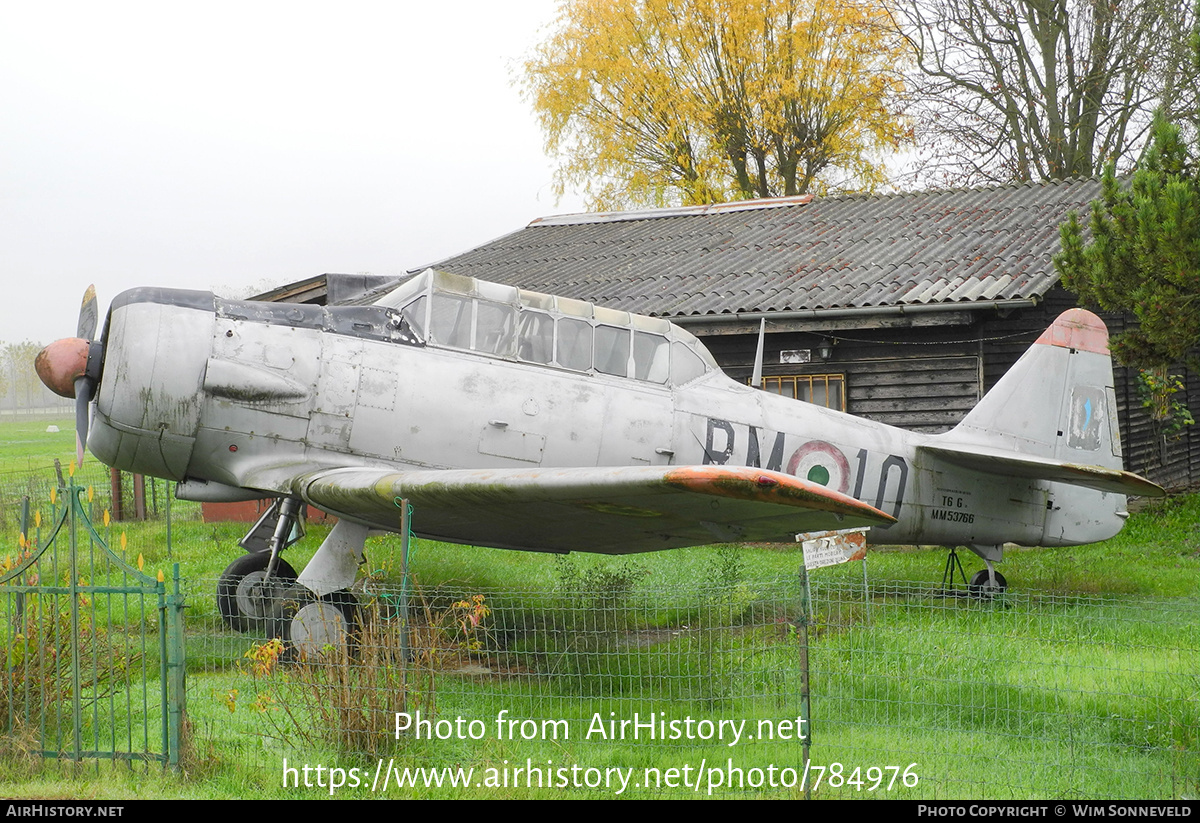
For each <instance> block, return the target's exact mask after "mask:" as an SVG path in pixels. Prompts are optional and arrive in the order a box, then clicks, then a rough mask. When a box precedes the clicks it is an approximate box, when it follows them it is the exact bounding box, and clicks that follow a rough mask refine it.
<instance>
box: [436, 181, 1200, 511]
mask: <svg viewBox="0 0 1200 823" xmlns="http://www.w3.org/2000/svg"><path fill="white" fill-rule="evenodd" d="M1098 193H1099V184H1098V183H1097V182H1096V181H1092V180H1075V181H1063V182H1054V183H1044V184H1031V185H1021V186H1008V187H1000V188H982V189H971V190H958V191H936V192H921V193H910V194H890V195H873V196H840V197H826V198H815V197H812V196H809V195H806V196H801V197H791V198H779V199H771V200H757V201H743V202H738V203H729V204H720V205H713V206H701V207H692V208H674V209H656V210H649V211H638V212H614V213H603V214H579V215H566V216H560V217H551V218H542V219H538V220H534V221H533V222H532V223H530V224H529V225H528V226H526V227H525V228H523V229H521V230H519V231H516V232H513V233H512V234H509V235H506V236H504V237H500V238H498V239H496V240H493V241H491V242H489V243H486V244H484V245H482V246H479V247H477V248H474V249H471V250H470V251H467V252H464V253H462V254H459V255H455V256H454V257H451V258H448V259H446V260H442V261H440V262H438V263H435V264H434V266H435V267H436V268H439V269H443V270H446V271H450V272H455V273H459V274H464V275H468V276H471V277H477V278H480V279H483V280H490V281H495V282H500V283H506V284H510V285H514V286H520V287H522V288H526V289H531V290H535V291H541V292H549V293H553V294H560V295H565V296H568V297H575V298H578V299H582V300H588V301H591V302H595V303H599V304H601V305H605V306H609V307H611V308H617V309H625V310H628V311H633V312H638V313H642V314H652V315H656V316H660V317H665V318H667V319H669V320H671V321H672V322H675V323H678V324H680V325H682V326H684V327H686V328H688V329H689V330H690V331H692V332H693V333H694V334H696V335H697V336H698V337H700V338H701V339H703V340H704V342H705V344H706V345H707V346H708V347H709V348H710V350H711V351H712V352H713V354H714V356H715V357H716V358H717V360H718V362H719V363H720V364H721V365H722V367H723V368H724V369H725V370H726V372H727V373H729V374H730V375H731V376H732V377H735V378H738V379H747V380H748V379H749V378H750V375H751V370H752V366H753V361H754V353H755V347H756V342H757V332H758V328H759V324H760V321H762V320H765V321H766V331H767V334H766V342H765V357H764V363H765V367H764V371H763V374H764V383H765V386H764V388H766V389H768V390H770V391H777V392H781V393H784V394H788V395H791V396H795V397H798V398H800V399H804V400H808V401H809V402H818V403H823V404H825V405H829V406H833V407H835V408H839V409H842V410H843V411H846V412H849V413H850V414H855V415H860V416H863V417H867V418H870V419H873V420H878V421H881V422H885V423H890V424H892V425H896V426H900V427H903V428H909V429H915V430H920V431H927V432H939V431H945V430H947V429H949V428H951V427H953V426H954V425H955V424H956V423H957V422H958V421H959V420H961V419H962V417H963V416H964V415H965V414H966V412H967V411H968V410H969V409H970V408H971V407H972V406H974V405H975V403H976V402H978V400H979V399H980V397H982V396H983V394H984V392H986V391H987V390H988V388H990V387H991V386H992V385H993V384H995V382H996V381H997V380H998V379H999V378H1000V376H1001V375H1003V374H1004V372H1005V371H1006V370H1007V369H1008V368H1009V367H1010V366H1011V365H1012V364H1013V363H1014V362H1015V361H1016V359H1017V358H1018V357H1019V356H1020V355H1021V353H1022V352H1024V351H1025V349H1026V348H1028V346H1029V345H1030V344H1031V343H1032V342H1033V340H1034V339H1036V338H1037V336H1038V335H1039V334H1040V333H1041V332H1042V331H1043V330H1044V329H1045V328H1046V327H1047V326H1048V325H1049V324H1050V323H1051V322H1052V321H1053V319H1054V318H1055V317H1056V316H1057V315H1058V314H1059V313H1060V312H1061V311H1064V310H1066V309H1068V308H1071V307H1072V306H1075V305H1076V302H1075V299H1074V297H1073V296H1072V295H1070V294H1069V293H1067V292H1066V291H1065V290H1064V289H1062V288H1061V287H1060V286H1059V285H1058V276H1057V274H1056V272H1055V269H1054V266H1053V262H1052V257H1053V255H1054V254H1055V253H1056V251H1057V250H1058V247H1059V233H1058V228H1059V226H1060V224H1061V223H1062V222H1063V221H1064V220H1065V219H1066V216H1067V213H1068V212H1069V211H1071V210H1076V211H1079V212H1084V211H1086V209H1087V207H1088V204H1089V203H1090V201H1091V200H1093V199H1094V198H1095V197H1096V196H1097V195H1098ZM1104 319H1105V321H1106V322H1107V323H1108V325H1109V328H1110V330H1111V331H1113V332H1117V331H1120V330H1122V329H1123V328H1124V327H1125V325H1126V323H1127V322H1129V318H1127V317H1122V316H1119V315H1118V316H1113V315H1105V317H1104ZM1038 390H1039V387H1038V386H1036V385H1031V386H1029V391H1031V392H1036V391H1038ZM1116 394H1117V401H1118V406H1119V413H1120V416H1121V425H1122V439H1123V442H1124V444H1125V455H1126V466H1127V468H1130V469H1131V470H1133V471H1137V472H1140V473H1144V474H1146V475H1148V476H1150V477H1151V478H1153V479H1155V480H1156V481H1157V482H1159V483H1162V484H1163V485H1166V486H1168V487H1172V488H1184V487H1189V486H1192V485H1195V484H1196V483H1197V481H1200V434H1197V433H1193V432H1190V431H1189V432H1186V433H1185V434H1184V435H1183V436H1182V437H1181V438H1179V439H1176V440H1172V441H1167V440H1165V439H1164V438H1163V437H1162V436H1161V435H1160V432H1159V428H1160V426H1158V425H1157V424H1156V422H1155V421H1154V420H1153V419H1151V416H1150V414H1149V413H1148V412H1147V410H1146V409H1144V408H1143V405H1142V397H1141V394H1140V393H1139V388H1138V375H1137V373H1136V372H1134V371H1131V370H1128V369H1124V368H1120V367H1118V368H1117V372H1116ZM1187 394H1188V397H1187V400H1189V401H1193V402H1192V403H1190V405H1192V407H1193V408H1197V406H1196V405H1195V404H1194V401H1195V400H1197V399H1200V380H1197V378H1196V377H1194V376H1189V377H1188V382H1187Z"/></svg>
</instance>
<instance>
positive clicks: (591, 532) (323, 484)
mask: <svg viewBox="0 0 1200 823" xmlns="http://www.w3.org/2000/svg"><path fill="white" fill-rule="evenodd" d="M292 489H293V491H294V493H297V494H299V495H300V496H301V497H303V498H304V499H305V500H306V501H307V502H309V503H311V504H313V505H315V506H317V507H319V508H321V509H324V510H326V511H328V512H331V513H333V514H336V515H338V516H340V517H348V518H350V519H352V520H357V521H359V522H363V523H368V524H370V525H373V526H377V527H380V528H385V529H390V530H392V531H395V530H396V529H397V527H398V525H399V518H400V510H399V501H400V500H401V499H402V498H406V499H408V501H409V502H410V503H411V504H412V506H413V520H412V524H413V530H414V532H416V533H417V534H419V535H421V536H423V537H429V538H433V539H439V540H446V541H449V542H453V543H468V544H474V545H479V546H494V547H497V548H508V549H525V550H531V551H550V552H567V551H588V552H599V553H603V554H629V553H633V552H645V551H655V550H658V549H670V548H678V547H681V546H697V545H704V544H708V543H725V542H733V541H776V540H791V539H793V537H794V536H795V535H796V534H798V533H801V532H810V531H819V530H825V529H839V528H848V527H852V526H871V525H887V524H891V523H893V522H895V518H893V517H891V516H889V515H887V514H885V513H884V512H881V511H879V510H878V509H876V508H875V507H873V506H869V505H867V504H865V503H862V502H859V501H858V500H855V499H854V498H852V497H849V496H847V495H844V494H841V493H839V492H836V491H833V490H832V489H828V488H826V487H824V486H821V485H819V484H816V483H812V482H809V481H806V480H801V479H799V478H796V477H792V476H791V475H786V474H781V473H779V472H773V471H768V470H764V469H757V468H750V467H734V466H619V467H618V466H614V467H599V468H592V467H588V468H563V469H479V470H467V469H461V470H445V471H437V470H422V471H414V472H397V471H394V470H388V469H375V468H346V469H331V470H327V471H321V472H317V473H315V474H311V475H308V476H307V477H302V478H299V479H298V480H296V482H295V483H294V485H293V487H292Z"/></svg>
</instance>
